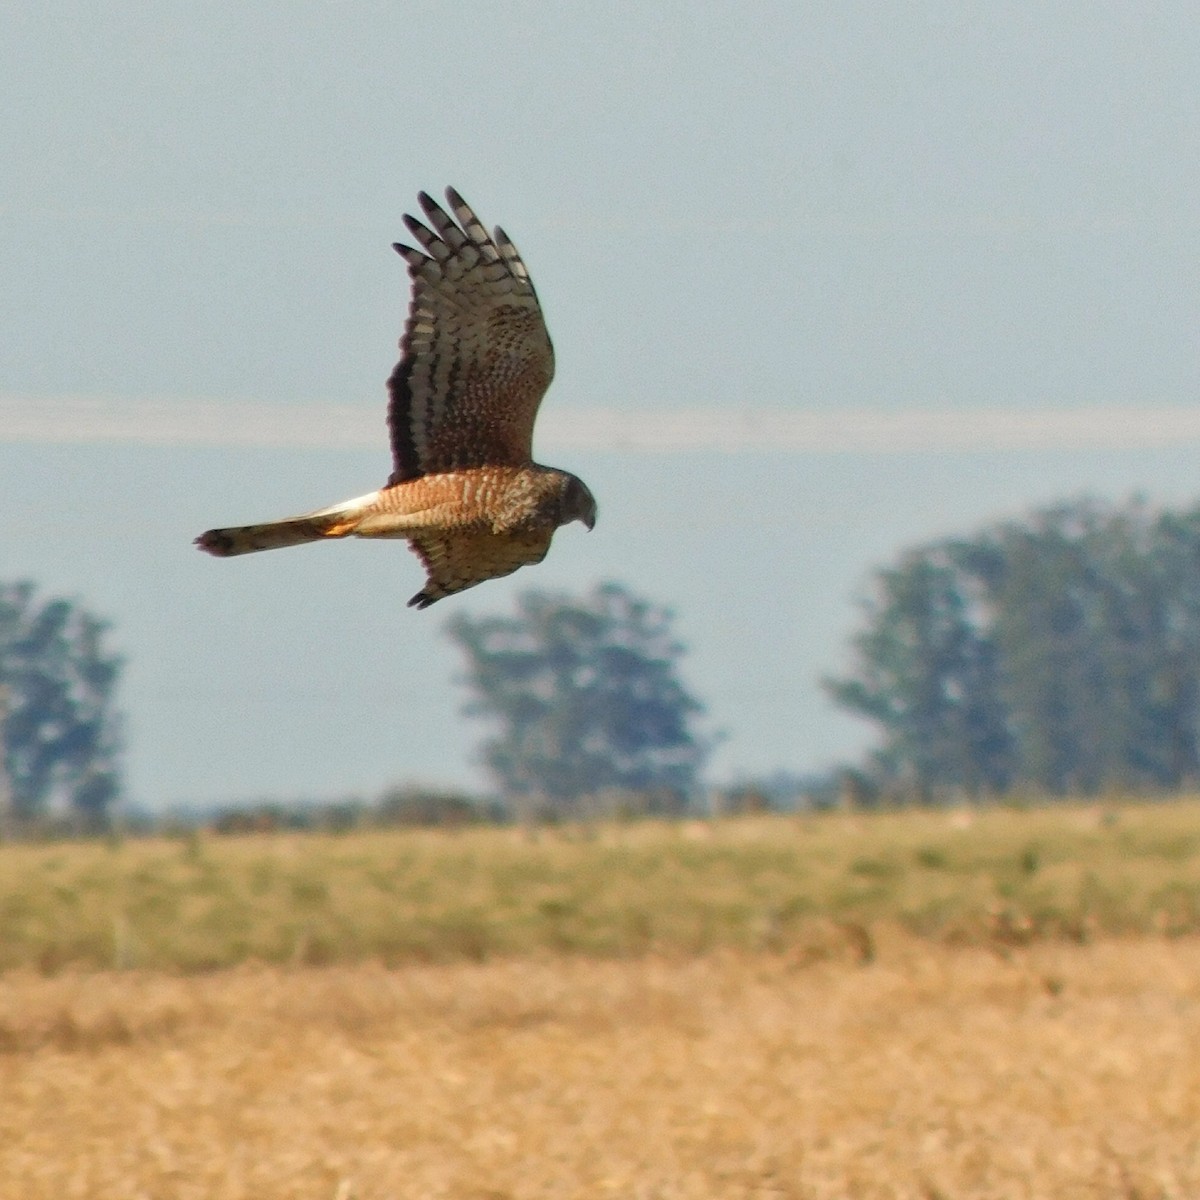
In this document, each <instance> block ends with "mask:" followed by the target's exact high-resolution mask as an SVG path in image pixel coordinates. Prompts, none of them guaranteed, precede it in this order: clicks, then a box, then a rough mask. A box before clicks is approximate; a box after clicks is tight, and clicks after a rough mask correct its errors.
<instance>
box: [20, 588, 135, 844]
mask: <svg viewBox="0 0 1200 1200" xmlns="http://www.w3.org/2000/svg"><path fill="white" fill-rule="evenodd" d="M35 591H36V589H35V588H34V586H33V584H31V583H10V584H0V816H3V817H4V818H5V819H7V820H16V821H20V820H22V819H28V818H31V817H35V816H39V815H41V814H43V813H45V812H46V810H47V808H48V807H49V805H50V804H51V802H52V801H53V800H56V799H59V800H62V801H65V803H66V804H67V805H68V806H69V808H70V809H71V810H72V811H73V812H74V813H75V815H76V816H77V817H78V818H80V819H82V821H83V822H84V823H85V824H87V825H90V826H95V825H99V824H102V823H103V821H104V818H105V814H106V813H107V811H108V808H109V806H110V805H111V803H112V802H113V800H114V799H115V798H116V796H117V793H118V790H119V789H118V782H119V763H118V758H119V752H120V738H119V721H118V717H117V714H116V711H115V709H114V706H113V693H114V689H115V687H116V683H117V678H118V676H119V674H120V669H121V660H120V659H119V658H118V657H117V656H116V655H114V654H112V653H111V652H110V651H109V650H108V649H107V648H106V646H105V644H104V643H105V633H106V631H107V628H108V627H107V625H106V624H105V622H103V621H101V620H99V619H98V618H96V617H94V616H92V615H91V614H90V613H88V612H86V611H85V610H84V609H82V608H81V607H79V606H78V605H77V604H75V603H74V602H72V601H70V600H53V599H52V600H39V599H38V598H37V596H36V595H35Z"/></svg>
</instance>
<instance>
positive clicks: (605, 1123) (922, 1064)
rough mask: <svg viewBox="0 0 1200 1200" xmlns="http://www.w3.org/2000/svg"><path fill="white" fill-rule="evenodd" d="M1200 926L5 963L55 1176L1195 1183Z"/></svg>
mask: <svg viewBox="0 0 1200 1200" xmlns="http://www.w3.org/2000/svg"><path fill="white" fill-rule="evenodd" d="M1198 1002H1200V943H1197V942H1196V941H1195V940H1194V939H1191V938H1184V939H1175V940H1166V939H1158V938H1153V937H1143V938H1139V939H1131V940H1120V939H1101V940H1099V941H1097V942H1095V943H1093V944H1091V945H1084V946H1079V945H1069V944H1061V943H1059V944H1053V943H1052V944H1039V945H1033V946H1030V947H1024V948H1020V947H1018V948H1011V947H1009V948H1003V949H1000V948H994V949H991V950H989V949H985V948H978V947H975V948H964V947H958V948H956V947H950V946H945V945H937V944H933V943H929V942H922V941H920V940H918V939H914V938H913V937H911V935H908V934H905V933H902V932H900V931H899V930H898V929H895V928H893V929H890V930H889V929H880V930H876V931H875V936H874V955H873V958H872V959H871V960H870V961H860V960H858V959H856V957H855V956H854V955H853V954H850V953H846V954H843V955H841V956H837V957H830V958H825V959H822V960H816V961H814V960H813V959H811V958H808V957H805V956H803V955H798V954H795V953H773V952H768V951H760V952H745V951H717V952H713V953H709V954H705V955H701V956H699V957H688V956H674V957H664V956H656V955H644V956H641V957H638V958H636V959H629V960H620V959H614V960H608V961H596V960H593V959H589V958H586V957H579V956H574V957H570V956H564V957H556V956H553V955H549V954H545V955H540V956H534V957H529V958H519V959H507V960H501V961H493V962H482V963H472V962H457V963H450V964H442V965H429V964H426V965H419V964H417V965H413V964H410V965H405V966H402V967H399V968H395V969H391V970H389V969H385V968H383V967H381V966H376V965H370V964H365V965H363V964H360V965H337V966H330V967H325V968H316V967H300V966H297V967H294V968H287V967H277V966H262V965H249V966H243V967H239V968H236V969H232V970H225V971H218V972H214V973H211V974H208V975H191V976H176V975H171V974H166V973H159V972H151V971H139V970H130V971H123V972H99V973H81V974H73V973H65V974H60V975H58V976H55V977H49V978H48V977H43V976H41V975H37V974H34V973H32V972H11V973H9V974H7V975H5V976H3V977H0V1181H3V1186H2V1187H0V1194H2V1195H3V1196H4V1197H6V1198H8V1197H12V1198H14V1200H16V1198H21V1200H24V1198H26V1197H27V1198H29V1200H51V1198H53V1200H65V1198H68V1197H79V1198H81V1200H83V1198H86V1200H118V1198H119V1200H131V1198H137V1197H145V1198H154V1200H159V1198H162V1200H166V1198H172V1200H173V1198H180V1200H186V1198H193V1197H194V1198H195V1200H200V1198H201V1197H203V1198H205V1200H251V1198H253V1200H272V1198H275V1197H279V1198H283V1197H288V1198H290V1200H308V1198H313V1200H318V1198H319V1200H351V1198H354V1200H368V1198H370V1200H382V1198H384V1197H431V1198H432V1197H454V1198H459V1197H461V1198H464V1200H526V1198H528V1200H535V1198H537V1200H541V1198H546V1200H551V1198H553V1200H575V1198H578V1200H583V1198H585V1197H587V1198H592V1197H605V1196H614V1197H621V1198H623V1200H624V1198H634V1197H636V1198H642V1197H644V1198H651V1197H653V1198H655V1200H675V1198H680V1200H683V1198H693V1197H695V1198H700V1197H703V1198H714V1200H715V1198H720V1200H740V1198H746V1200H750V1198H754V1200H782V1198H789V1200H790V1198H796V1200H799V1198H801V1197H803V1198H805V1200H808V1198H812V1200H818V1198H820V1200H825V1198H829V1200H833V1198H835V1197H837V1198H842V1197H852V1198H856V1200H857V1198H860V1197H861V1198H875V1197H879V1198H883V1197H889V1198H890V1197H906V1198H907V1197H912V1198H915V1200H934V1198H938V1197H940V1198H944V1200H967V1198H976V1197H978V1198H984V1197H988V1198H996V1200H1001V1198H1004V1200H1007V1198H1010V1197H1028V1198H1041V1197H1045V1198H1046V1200H1051V1198H1053V1200H1075V1198H1080V1200H1082V1198H1084V1197H1089V1198H1090V1197H1096V1198H1099V1197H1123V1198H1127V1200H1132V1198H1141V1200H1149V1198H1151V1197H1154V1198H1158V1197H1162V1198H1164V1200H1165V1198H1167V1197H1192V1196H1197V1195H1200V1054H1198V1052H1197V1047H1200V1003H1198Z"/></svg>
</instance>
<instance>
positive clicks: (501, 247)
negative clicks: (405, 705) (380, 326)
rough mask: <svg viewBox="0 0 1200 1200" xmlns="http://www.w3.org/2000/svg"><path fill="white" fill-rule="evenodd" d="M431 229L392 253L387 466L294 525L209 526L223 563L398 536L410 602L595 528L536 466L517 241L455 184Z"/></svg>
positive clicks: (558, 478)
mask: <svg viewBox="0 0 1200 1200" xmlns="http://www.w3.org/2000/svg"><path fill="white" fill-rule="evenodd" d="M419 199H420V202H421V207H422V209H423V210H424V212H425V217H426V219H427V220H428V222H429V224H428V226H427V225H424V224H422V223H421V222H420V221H418V220H416V219H415V218H414V217H411V216H406V217H405V218H404V221H405V224H406V225H407V226H408V228H409V231H410V232H411V233H412V235H413V237H414V238H415V239H416V241H418V242H419V243H420V245H421V247H422V249H423V251H424V253H422V250H416V249H413V247H411V246H405V245H401V244H397V245H396V247H395V249H396V251H397V252H398V253H399V254H401V255H402V256H403V258H404V261H405V262H406V263H408V273H409V275H410V276H411V277H412V284H413V295H412V302H411V304H410V306H409V312H408V320H407V322H406V323H405V326H404V336H403V337H402V338H401V340H400V350H401V355H400V361H399V363H397V364H396V369H395V370H394V371H393V372H392V376H391V378H390V379H389V380H388V392H389V394H390V403H389V405H388V429H389V432H390V434H391V442H392V460H393V468H392V474H391V477H390V478H389V479H388V482H387V485H386V486H385V487H383V488H381V489H380V490H379V491H376V492H371V493H369V494H368V495H366V496H358V497H356V498H355V499H353V500H347V501H345V502H343V503H342V504H335V505H333V506H332V507H330V508H324V509H319V510H317V511H316V512H311V513H305V514H303V515H302V516H298V517H288V518H285V519H284V520H281V521H270V522H268V523H266V524H262V525H245V526H239V527H236V528H230V529H210V530H208V531H207V532H206V533H202V534H201V535H200V536H199V537H198V538H197V539H196V544H197V545H198V546H199V547H200V548H201V549H202V550H206V551H207V552H208V553H209V554H214V555H217V556H218V557H221V558H227V557H231V556H233V555H237V554H251V553H253V552H255V551H258V550H273V549H277V548H279V547H282V546H298V545H300V544H302V543H304V542H312V541H320V540H322V539H326V538H343V537H372V538H404V539H407V540H408V542H409V543H410V545H411V547H412V549H413V550H414V551H415V552H416V554H417V555H418V556H419V557H420V559H421V561H422V563H424V565H425V570H426V574H427V576H428V578H427V579H426V582H425V586H424V588H422V589H421V591H419V592H418V593H417V594H416V595H415V596H414V597H413V598H412V599H411V600H410V601H409V604H410V605H415V606H416V607H418V608H426V607H428V606H429V605H430V604H432V603H434V601H435V600H440V599H441V598H442V597H443V596H449V595H452V594H453V593H454V592H460V591H462V590H463V589H464V588H469V587H474V586H475V584H477V583H483V582H484V581H485V580H487V579H496V578H498V577H500V576H501V575H508V574H510V573H511V572H513V571H515V570H517V568H518V567H523V566H527V565H528V564H530V563H537V562H541V560H542V559H543V558H545V556H546V552H547V550H549V548H550V540H551V538H552V537H553V536H554V531H555V530H556V529H557V528H558V527H559V526H560V525H565V524H567V523H568V522H570V521H582V522H583V523H584V524H585V525H586V526H587V527H588V528H589V529H591V528H592V526H593V525H594V524H595V520H596V502H595V500H594V499H593V498H592V494H591V492H589V491H588V489H587V486H586V485H585V484H584V483H583V481H582V480H580V479H578V478H576V477H575V476H574V475H571V474H568V473H567V472H565V471H558V470H555V469H554V468H552V467H543V466H539V465H538V464H537V463H535V462H534V461H533V457H532V454H533V423H534V420H535V418H536V417H537V411H538V406H539V405H540V404H541V401H542V396H543V395H545V392H546V389H547V388H548V387H549V386H550V380H551V379H552V378H553V376H554V351H553V348H552V347H551V345H550V338H549V335H548V334H547V333H546V325H545V322H544V320H543V318H542V310H541V306H540V305H539V304H538V299H537V293H536V292H535V291H534V290H533V284H532V283H531V282H530V280H529V272H528V271H527V270H526V268H525V264H524V262H523V261H522V259H521V256H520V254H519V253H518V252H517V248H516V246H514V245H513V243H512V242H511V241H510V240H509V238H508V237H507V236H506V235H505V233H504V231H503V230H501V229H496V231H495V233H494V235H493V236H492V237H489V236H488V234H487V231H486V230H485V229H484V228H483V226H482V224H481V223H480V221H479V218H478V217H476V216H475V214H474V213H473V212H472V211H471V209H470V208H469V207H468V205H467V204H466V202H465V201H464V200H463V198H462V197H461V196H460V195H459V194H458V193H457V192H456V191H454V189H453V188H447V189H446V199H447V200H448V201H449V203H450V207H451V208H452V209H453V211H454V216H455V217H456V218H457V224H456V223H455V221H454V220H452V219H451V217H450V216H449V214H447V213H446V211H445V210H444V209H443V208H442V207H441V206H440V205H439V204H438V203H437V202H436V201H435V200H433V199H431V198H430V197H429V196H427V195H426V194H425V193H424V192H422V193H421V194H420V197H419Z"/></svg>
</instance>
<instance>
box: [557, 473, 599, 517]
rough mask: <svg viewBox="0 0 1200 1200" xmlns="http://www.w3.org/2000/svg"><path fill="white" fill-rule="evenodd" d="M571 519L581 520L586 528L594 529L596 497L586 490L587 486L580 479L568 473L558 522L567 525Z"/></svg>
mask: <svg viewBox="0 0 1200 1200" xmlns="http://www.w3.org/2000/svg"><path fill="white" fill-rule="evenodd" d="M572 521H582V522H583V523H584V524H585V525H586V526H587V527H588V529H594V528H595V525H596V498H595V497H594V496H593V495H592V493H591V492H589V491H588V486H587V484H586V483H584V482H583V480H582V479H580V478H578V476H575V475H568V476H567V485H566V487H565V488H564V489H563V495H562V516H561V517H560V519H559V522H558V523H559V524H560V525H568V524H570V522H572Z"/></svg>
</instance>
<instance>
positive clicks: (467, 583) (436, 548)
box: [408, 528, 554, 608]
mask: <svg viewBox="0 0 1200 1200" xmlns="http://www.w3.org/2000/svg"><path fill="white" fill-rule="evenodd" d="M553 536H554V530H553V529H552V528H546V529H537V530H534V531H531V532H523V533H519V534H511V533H509V534H495V533H491V532H490V531H486V530H479V529H467V530H461V531H455V532H444V533H442V532H439V533H427V534H426V533H422V534H419V535H417V536H415V537H410V538H409V542H410V544H411V546H412V548H413V550H415V551H416V553H417V556H418V557H419V558H420V560H421V561H422V562H423V563H424V564H425V570H426V572H427V574H428V576H429V578H428V579H427V580H426V581H425V586H424V587H423V588H422V589H421V590H420V591H419V592H418V593H417V594H416V595H415V596H414V597H413V598H412V599H411V600H410V601H409V602H408V603H409V606H410V607H415V608H428V607H429V606H430V605H431V604H432V603H433V602H434V601H435V600H441V599H442V597H444V596H452V595H453V594H454V593H455V592H461V591H464V590H465V589H467V588H469V587H474V586H475V585H476V584H477V583H483V582H485V581H486V580H488V579H499V578H500V576H501V575H511V574H512V573H513V572H514V571H515V570H517V568H518V567H525V566H529V565H531V564H532V563H539V562H541V561H542V559H543V558H545V557H546V551H547V550H549V549H550V539H551V538H552V537H553Z"/></svg>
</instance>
